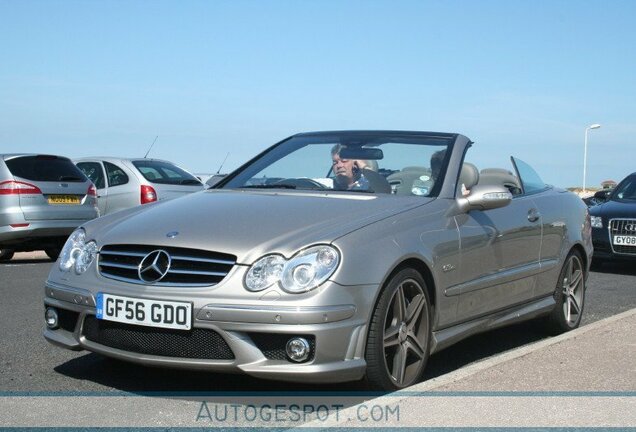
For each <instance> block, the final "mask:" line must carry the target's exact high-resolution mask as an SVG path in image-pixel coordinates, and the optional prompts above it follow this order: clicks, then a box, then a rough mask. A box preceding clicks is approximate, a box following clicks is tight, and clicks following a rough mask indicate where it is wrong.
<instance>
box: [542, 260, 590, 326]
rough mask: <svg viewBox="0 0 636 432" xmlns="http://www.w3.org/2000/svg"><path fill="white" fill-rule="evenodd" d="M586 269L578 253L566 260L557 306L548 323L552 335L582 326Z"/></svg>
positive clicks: (559, 285) (556, 295)
mask: <svg viewBox="0 0 636 432" xmlns="http://www.w3.org/2000/svg"><path fill="white" fill-rule="evenodd" d="M585 282H586V278H585V268H584V266H583V258H582V257H581V254H580V253H579V252H578V251H572V252H570V254H569V255H568V257H567V258H566V259H565V263H564V264H563V268H562V269H561V273H560V274H559V281H558V282H557V287H556V290H555V292H554V299H555V301H556V306H555V307H554V310H553V311H552V313H551V314H550V315H549V316H548V320H547V321H546V325H547V329H548V331H549V332H550V333H552V334H561V333H565V332H567V331H570V330H574V329H575V328H577V327H578V326H579V325H580V324H581V318H582V317H583V306H584V305H585Z"/></svg>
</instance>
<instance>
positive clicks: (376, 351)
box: [365, 269, 431, 391]
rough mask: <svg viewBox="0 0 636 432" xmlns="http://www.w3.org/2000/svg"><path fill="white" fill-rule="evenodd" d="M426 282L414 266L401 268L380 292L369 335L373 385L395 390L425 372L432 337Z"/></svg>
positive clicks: (369, 371)
mask: <svg viewBox="0 0 636 432" xmlns="http://www.w3.org/2000/svg"><path fill="white" fill-rule="evenodd" d="M429 305H430V303H429V299H428V292H427V290H426V283H425V282H424V279H423V278H422V276H421V275H420V274H419V273H418V272H417V271H415V270H413V269H404V270H401V271H400V272H398V273H397V274H396V275H395V276H393V278H391V280H390V281H389V283H388V285H387V286H386V288H385V289H384V290H383V292H382V294H381V295H380V299H379V300H378V303H377V305H376V307H375V310H374V311H373V316H372V318H371V323H370V325H369V334H368V335H367V349H366V355H365V358H366V361H367V374H366V380H367V383H368V384H369V386H370V387H372V388H374V389H379V390H386V391H393V390H397V389H401V388H404V387H408V386H410V385H412V384H415V383H417V382H418V381H419V380H420V379H421V377H422V373H423V372H424V368H425V367H426V362H427V360H428V356H429V347H430V340H431V318H430V306H429Z"/></svg>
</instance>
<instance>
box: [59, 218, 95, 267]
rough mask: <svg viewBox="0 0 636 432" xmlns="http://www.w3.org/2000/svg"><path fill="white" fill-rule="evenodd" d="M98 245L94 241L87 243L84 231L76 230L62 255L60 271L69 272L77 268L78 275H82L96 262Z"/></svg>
mask: <svg viewBox="0 0 636 432" xmlns="http://www.w3.org/2000/svg"><path fill="white" fill-rule="evenodd" d="M96 255H97V244H95V242H94V241H90V242H88V243H86V233H85V232H84V229H82V228H79V229H76V230H75V231H74V232H73V234H71V235H70V236H69V238H68V240H66V243H65V244H64V247H63V248H62V253H60V270H62V271H64V272H67V271H69V270H71V268H73V266H74V267H75V272H76V273H77V274H82V273H84V272H85V271H86V269H88V267H89V266H90V265H91V264H92V263H93V261H94V260H95V256H96Z"/></svg>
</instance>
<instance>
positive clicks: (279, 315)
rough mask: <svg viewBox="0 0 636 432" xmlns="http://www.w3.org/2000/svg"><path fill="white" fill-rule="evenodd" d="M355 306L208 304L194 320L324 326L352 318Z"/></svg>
mask: <svg viewBox="0 0 636 432" xmlns="http://www.w3.org/2000/svg"><path fill="white" fill-rule="evenodd" d="M355 312H356V307H355V305H337V306H256V305H228V304H210V305H206V306H204V307H202V308H201V309H200V310H199V313H198V314H197V317H196V318H197V320H202V321H222V322H237V323H258V324H282V325H289V324H327V323H333V322H336V321H343V320H346V319H348V318H351V317H352V316H353V315H354V314H355Z"/></svg>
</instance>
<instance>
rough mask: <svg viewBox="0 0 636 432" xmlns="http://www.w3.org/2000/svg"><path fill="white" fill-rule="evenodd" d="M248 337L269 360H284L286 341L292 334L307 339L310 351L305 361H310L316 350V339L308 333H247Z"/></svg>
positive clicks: (285, 356) (286, 359)
mask: <svg viewBox="0 0 636 432" xmlns="http://www.w3.org/2000/svg"><path fill="white" fill-rule="evenodd" d="M249 336H250V338H251V339H252V340H253V341H254V343H255V344H256V346H257V347H258V349H259V350H261V352H262V353H263V355H264V356H265V358H268V359H270V360H285V361H289V359H288V358H287V350H286V347H287V341H289V339H291V338H292V337H293V336H298V337H302V338H305V339H307V342H309V346H310V347H311V353H310V354H309V358H308V359H307V360H305V362H308V361H311V360H312V359H313V358H314V352H315V351H316V339H315V337H314V336H310V335H292V334H280V333H276V334H272V333H249Z"/></svg>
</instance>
